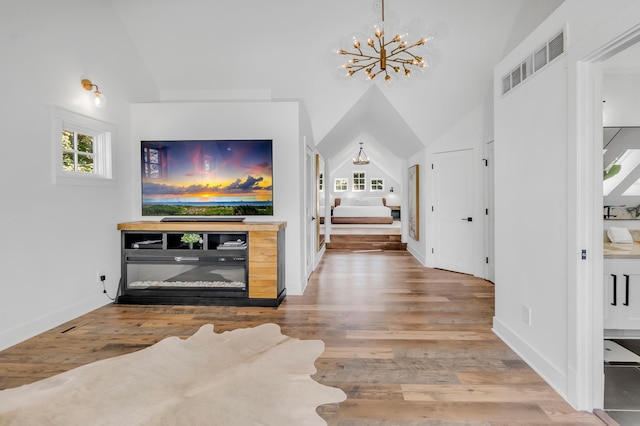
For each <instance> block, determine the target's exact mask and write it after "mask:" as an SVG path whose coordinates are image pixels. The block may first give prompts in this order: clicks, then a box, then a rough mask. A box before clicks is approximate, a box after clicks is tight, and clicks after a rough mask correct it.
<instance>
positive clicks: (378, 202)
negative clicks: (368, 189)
mask: <svg viewBox="0 0 640 426" xmlns="http://www.w3.org/2000/svg"><path fill="white" fill-rule="evenodd" d="M366 200H367V202H368V205H369V206H384V203H383V202H382V197H367V198H366Z"/></svg>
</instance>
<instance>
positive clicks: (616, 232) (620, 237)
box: [607, 226, 633, 244]
mask: <svg viewBox="0 0 640 426" xmlns="http://www.w3.org/2000/svg"><path fill="white" fill-rule="evenodd" d="M607 236H608V237H609V239H610V240H611V242H612V243H617V244H633V238H632V237H631V232H629V229H628V228H619V227H615V226H612V227H611V228H608V229H607Z"/></svg>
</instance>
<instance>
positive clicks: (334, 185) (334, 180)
mask: <svg viewBox="0 0 640 426" xmlns="http://www.w3.org/2000/svg"><path fill="white" fill-rule="evenodd" d="M338 181H344V182H345V185H344V189H338ZM333 190H334V192H347V191H348V190H349V178H335V179H333Z"/></svg>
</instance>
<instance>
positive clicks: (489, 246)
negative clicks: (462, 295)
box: [485, 142, 496, 282]
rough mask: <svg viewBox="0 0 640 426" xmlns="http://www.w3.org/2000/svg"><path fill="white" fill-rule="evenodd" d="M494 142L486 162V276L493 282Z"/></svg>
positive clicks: (488, 147) (488, 150) (489, 147)
mask: <svg viewBox="0 0 640 426" xmlns="http://www.w3.org/2000/svg"><path fill="white" fill-rule="evenodd" d="M493 148H494V145H493V142H490V143H489V144H487V160H486V163H485V166H486V167H485V172H486V182H487V185H486V189H485V193H486V210H485V221H486V223H485V229H486V242H487V243H486V256H485V278H486V279H487V280H489V281H491V282H495V280H496V264H495V252H496V245H495V241H496V240H495V232H496V231H495V229H496V228H495V223H496V216H495V214H496V212H495V199H494V194H495V192H494V182H495V179H494V176H495V168H494V164H493V159H494V158H495V157H494V151H493Z"/></svg>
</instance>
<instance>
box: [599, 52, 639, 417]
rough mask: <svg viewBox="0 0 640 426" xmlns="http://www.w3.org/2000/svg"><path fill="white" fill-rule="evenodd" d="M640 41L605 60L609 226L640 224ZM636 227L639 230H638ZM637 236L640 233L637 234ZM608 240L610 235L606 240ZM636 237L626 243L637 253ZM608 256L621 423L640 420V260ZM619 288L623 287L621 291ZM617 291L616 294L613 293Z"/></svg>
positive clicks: (612, 380)
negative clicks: (637, 93)
mask: <svg viewBox="0 0 640 426" xmlns="http://www.w3.org/2000/svg"><path fill="white" fill-rule="evenodd" d="M638 55H640V44H638V43H636V44H635V45H633V46H630V47H627V48H626V49H625V50H623V51H621V52H619V53H617V54H616V55H615V56H613V57H611V58H609V59H607V60H606V61H603V76H602V80H603V83H602V94H603V117H602V119H603V126H604V128H603V135H604V136H603V143H604V149H603V152H604V153H603V157H604V162H603V166H604V171H605V172H606V173H605V174H604V185H603V190H604V191H603V192H604V194H603V195H604V203H603V204H604V206H605V208H604V209H603V211H604V214H603V228H604V229H610V228H614V229H616V228H617V229H620V230H624V229H629V230H634V229H640V222H638V219H640V215H638V214H637V211H638V210H637V209H636V207H638V206H639V205H640V194H637V195H636V191H635V190H634V188H636V187H637V186H638V185H637V182H638V179H639V178H640V167H637V163H638V162H640V128H638V126H640V120H638V119H637V118H636V117H637V112H638V111H640V101H638V99H637V96H635V94H634V93H633V92H635V91H636V90H635V89H637V88H638V87H640V61H638V60H637V57H638ZM632 232H633V231H632ZM635 239H636V240H637V238H635ZM606 242H607V239H606V238H605V243H606ZM635 245H637V243H634V242H633V241H632V242H631V243H630V244H628V245H622V246H621V247H622V248H625V249H628V252H629V253H632V252H633V250H634V246H635ZM610 247H611V248H613V249H615V248H616V247H620V246H619V245H612V246H608V245H607V246H606V247H605V249H606V250H605V256H604V260H603V263H604V267H603V270H604V290H605V300H604V306H605V309H604V320H603V323H604V333H603V334H604V404H603V407H604V409H605V411H606V412H607V414H608V415H609V416H610V417H612V418H613V419H614V420H616V421H617V422H618V423H619V424H621V425H637V424H640V321H639V318H638V317H639V316H640V306H639V305H640V304H639V302H640V300H639V299H638V295H639V294H640V292H638V284H640V275H639V272H640V260H638V259H634V258H631V257H627V258H624V256H623V254H626V253H627V251H622V252H620V253H617V255H616V253H613V254H612V252H611V250H608V248H610ZM616 290H617V291H616ZM613 292H615V293H613Z"/></svg>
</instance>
